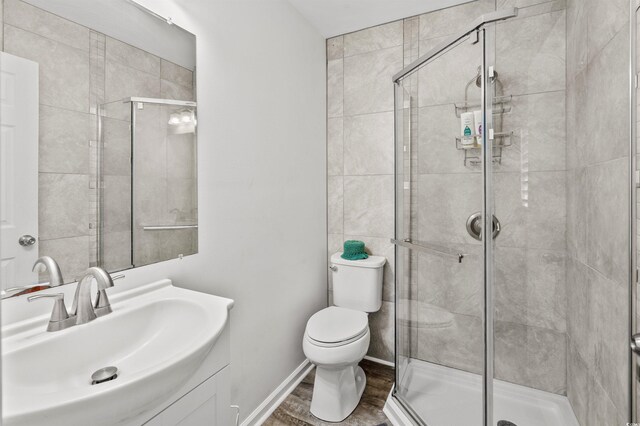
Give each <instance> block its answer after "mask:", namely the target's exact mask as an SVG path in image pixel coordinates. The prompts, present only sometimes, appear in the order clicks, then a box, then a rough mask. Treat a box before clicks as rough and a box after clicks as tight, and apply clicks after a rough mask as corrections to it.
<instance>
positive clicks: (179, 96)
mask: <svg viewBox="0 0 640 426" xmlns="http://www.w3.org/2000/svg"><path fill="white" fill-rule="evenodd" d="M160 96H162V97H163V98H164V99H176V100H179V101H195V99H196V98H195V94H194V93H193V88H192V87H187V86H181V85H179V84H177V83H173V82H171V81H168V80H160Z"/></svg>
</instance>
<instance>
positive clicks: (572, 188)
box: [566, 168, 589, 262]
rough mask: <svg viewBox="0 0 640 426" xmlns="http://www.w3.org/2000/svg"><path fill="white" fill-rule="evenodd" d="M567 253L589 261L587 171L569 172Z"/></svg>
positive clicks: (581, 169)
mask: <svg viewBox="0 0 640 426" xmlns="http://www.w3.org/2000/svg"><path fill="white" fill-rule="evenodd" d="M566 187H567V203H566V205H567V252H568V254H569V255H570V256H572V257H574V258H575V259H577V260H579V261H581V262H586V261H587V214H588V212H589V208H588V207H587V203H588V196H589V191H588V188H587V181H586V169H584V168H579V169H571V170H568V171H567V185H566Z"/></svg>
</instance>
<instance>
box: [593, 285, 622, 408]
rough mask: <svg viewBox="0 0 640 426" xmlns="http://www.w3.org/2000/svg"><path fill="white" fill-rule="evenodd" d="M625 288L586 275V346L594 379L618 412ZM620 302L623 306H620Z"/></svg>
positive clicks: (620, 394) (620, 404) (620, 402)
mask: <svg viewBox="0 0 640 426" xmlns="http://www.w3.org/2000/svg"><path fill="white" fill-rule="evenodd" d="M627 293H628V288H627V286H626V283H625V284H624V285H623V284H618V283H614V282H612V281H610V280H608V279H607V278H605V277H603V276H602V275H600V274H598V273H593V274H590V282H589V311H590V314H591V317H590V323H589V329H590V330H589V331H590V335H591V337H590V339H589V343H590V344H592V345H593V350H594V352H593V354H594V359H593V364H592V365H591V367H592V368H593V371H594V377H595V379H596V380H597V381H598V382H599V383H600V385H601V386H602V387H603V388H604V390H605V391H606V392H607V394H608V395H609V398H611V400H612V401H613V403H614V405H615V406H616V408H617V409H618V410H619V412H626V410H627V397H626V396H627V380H628V368H627V362H628V359H627V357H628V347H627V345H628V342H629V337H628V331H627V324H628V304H627V303H626V302H627V297H628V296H627ZM621 302H623V303H621Z"/></svg>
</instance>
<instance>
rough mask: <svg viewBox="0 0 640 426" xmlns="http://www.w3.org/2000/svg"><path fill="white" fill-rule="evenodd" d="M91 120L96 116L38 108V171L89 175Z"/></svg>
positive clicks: (45, 107)
mask: <svg viewBox="0 0 640 426" xmlns="http://www.w3.org/2000/svg"><path fill="white" fill-rule="evenodd" d="M90 119H95V116H90V115H89V114H86V113H83V112H77V111H70V110H66V109H61V108H55V107H49V106H46V105H40V129H39V135H40V137H39V139H40V141H39V145H38V146H39V151H38V159H39V164H38V170H39V171H40V172H48V173H80V174H88V173H89V140H90V139H91V138H90V135H89V129H90V125H89V124H90V123H89V120H90Z"/></svg>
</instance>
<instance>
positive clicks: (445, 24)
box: [327, 0, 567, 394]
mask: <svg viewBox="0 0 640 426" xmlns="http://www.w3.org/2000/svg"><path fill="white" fill-rule="evenodd" d="M516 3H517V4H516ZM522 3H523V2H513V1H498V4H497V5H496V2H495V1H494V0H480V1H477V2H473V3H467V4H464V5H462V6H457V7H454V8H450V9H445V10H441V11H437V12H432V13H429V14H425V15H421V16H419V17H414V18H409V19H406V20H404V21H398V22H392V23H390V24H386V25H382V26H378V27H374V28H369V29H367V30H364V31H359V32H356V33H352V34H347V35H344V36H341V37H336V38H333V39H330V40H328V41H327V52H328V81H327V84H328V128H329V132H328V141H327V151H328V190H329V206H328V223H329V235H328V246H329V251H330V252H333V251H336V250H338V249H339V248H340V245H341V243H342V241H343V240H344V239H348V238H354V237H355V238H359V239H362V240H364V241H365V243H366V244H367V246H369V248H370V250H371V252H372V253H374V254H381V255H385V256H386V257H387V259H389V260H390V264H389V265H388V271H387V273H386V274H385V292H384V294H385V297H384V299H385V302H384V303H383V309H382V310H381V311H380V312H378V313H376V314H374V315H372V321H371V329H372V333H373V341H372V345H371V348H370V351H369V354H370V355H372V356H376V357H380V358H384V359H389V360H390V359H392V357H393V327H392V324H393V318H392V317H393V308H394V307H393V303H392V297H393V280H394V265H393V247H392V246H391V245H390V244H389V243H388V240H389V238H391V237H392V236H393V214H394V213H393V182H392V181H393V115H392V114H391V111H392V109H393V97H392V96H393V88H392V85H391V80H390V77H391V76H392V75H393V74H394V73H395V72H397V71H399V70H400V69H401V68H402V65H403V64H408V63H410V62H411V61H412V60H414V59H415V58H416V57H417V55H418V54H424V53H426V51H427V50H428V49H429V48H430V47H432V46H434V45H435V44H437V43H438V42H440V41H441V40H443V39H444V38H445V37H446V36H447V35H449V34H451V33H453V32H454V31H455V29H456V25H460V23H461V22H466V21H470V20H473V19H475V18H476V17H477V16H479V15H480V14H482V13H486V12H488V11H492V10H495V8H496V7H507V6H518V7H523V9H522V10H521V11H520V15H519V17H518V18H517V19H515V20H512V21H507V22H505V23H501V24H498V25H497V26H496V58H497V59H496V67H497V71H498V73H499V76H500V80H501V82H502V84H503V92H504V94H510V95H513V101H512V112H511V113H509V114H505V115H504V117H503V120H504V122H503V127H504V128H505V129H509V130H514V131H515V132H516V138H515V140H514V146H513V147H511V148H507V149H506V150H505V153H504V157H503V161H502V163H501V164H499V165H496V168H495V169H496V173H495V176H494V186H495V194H496V214H497V216H498V217H499V218H500V220H501V222H502V225H503V230H502V233H501V235H500V238H499V239H498V240H497V242H496V243H497V247H496V250H495V259H496V278H495V288H496V302H495V304H496V320H497V322H496V336H495V339H496V360H495V361H496V376H497V377H498V378H501V379H504V380H507V381H511V382H515V383H519V384H524V385H527V386H531V387H535V388H539V389H543V390H548V391H551V392H556V393H561V394H562V393H564V392H565V389H566V381H565V377H566V309H565V305H566V285H565V268H566V253H565V249H566V242H565V227H566V208H565V204H566V197H567V194H566V191H565V175H566V160H565V139H566V136H565V32H566V26H565V19H566V18H565V10H564V6H565V5H564V2H563V1H549V2H544V1H527V2H525V3H526V4H522ZM456 49H458V50H457V51H455V52H450V54H447V55H443V57H442V58H440V59H439V60H438V61H435V62H433V63H432V64H430V65H428V66H426V67H424V68H423V69H422V70H421V71H420V72H418V73H416V74H415V75H414V76H412V78H411V79H410V80H408V81H406V82H405V89H407V92H408V93H409V94H410V95H411V96H412V97H413V98H414V99H415V100H416V102H417V104H416V105H414V107H413V108H411V114H413V115H412V117H411V121H410V123H409V125H410V126H412V129H411V130H412V131H411V132H406V134H407V135H410V136H407V137H410V138H411V143H412V144H414V145H415V146H413V147H412V148H411V151H410V154H407V155H408V156H407V158H406V161H405V164H406V165H408V164H409V163H411V165H412V166H411V176H410V183H411V185H410V189H409V190H406V192H407V194H409V193H410V194H411V195H412V200H413V201H412V202H411V204H408V205H407V206H406V208H405V210H407V211H408V210H409V209H411V215H410V216H407V218H410V222H411V224H410V229H411V231H409V232H410V233H411V236H412V237H413V238H416V239H419V240H427V241H431V242H437V243H441V244H444V245H447V246H450V247H456V248H458V249H460V250H462V251H464V252H466V253H469V254H470V255H469V256H468V257H467V258H466V259H465V261H464V262H463V263H462V264H461V265H459V264H457V263H454V262H451V260H450V259H447V258H441V257H436V256H431V255H426V254H420V255H414V256H412V261H411V265H410V269H411V280H412V282H411V288H412V290H410V291H411V297H412V298H414V299H418V300H420V301H421V302H424V303H427V304H429V305H434V306H436V307H440V308H444V309H446V310H448V311H450V312H451V313H453V314H454V318H455V322H454V324H453V325H452V326H450V327H447V328H424V327H417V328H415V329H414V330H413V332H412V333H411V334H412V336H414V337H413V339H412V343H411V351H412V356H413V357H416V358H420V359H424V360H427V361H432V362H436V363H441V364H444V365H448V366H452V367H456V368H461V369H465V370H468V371H473V372H479V371H480V368H481V362H482V349H481V348H482V342H481V338H482V321H481V314H482V297H483V295H482V257H481V247H480V245H479V243H478V242H477V241H475V240H473V239H472V238H471V237H470V236H469V235H468V234H467V232H466V229H465V226H464V224H465V221H466V219H467V217H468V215H469V214H471V213H473V212H475V211H479V210H481V197H482V195H481V194H482V186H481V185H482V177H481V175H480V174H479V168H474V167H468V166H465V165H464V163H463V160H462V158H463V154H462V152H461V151H458V150H456V149H455V144H454V137H455V135H457V133H458V132H459V118H457V117H456V115H455V109H454V105H453V102H459V101H461V100H462V99H463V98H464V96H465V85H466V83H467V82H468V81H469V80H470V79H472V78H473V77H474V75H475V73H476V68H477V66H478V60H479V59H480V52H479V51H478V50H477V49H478V46H474V45H471V44H468V43H467V44H463V45H460V46H458V47H457V48H456ZM478 93H479V92H476V94H474V95H472V97H471V98H473V97H474V96H475V97H478V96H479V95H478ZM408 117H409V115H408V114H407V118H408ZM523 151H524V152H526V153H528V156H529V163H528V169H527V170H526V172H523V171H522V170H523V169H522V167H521V165H522V163H521V162H522V153H523ZM523 179H525V180H526V181H527V182H528V195H529V199H528V204H526V205H525V204H524V203H523V199H522V198H521V189H522V188H521V183H522V181H523ZM408 199H409V197H405V200H408ZM407 218H405V222H407V221H406V219H407ZM329 291H330V292H331V283H329ZM403 297H405V296H403ZM522 342H530V343H531V344H530V345H529V346H528V347H529V348H530V350H528V351H526V352H525V351H521V350H519V349H518V348H519V347H520V345H521V343H522Z"/></svg>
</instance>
